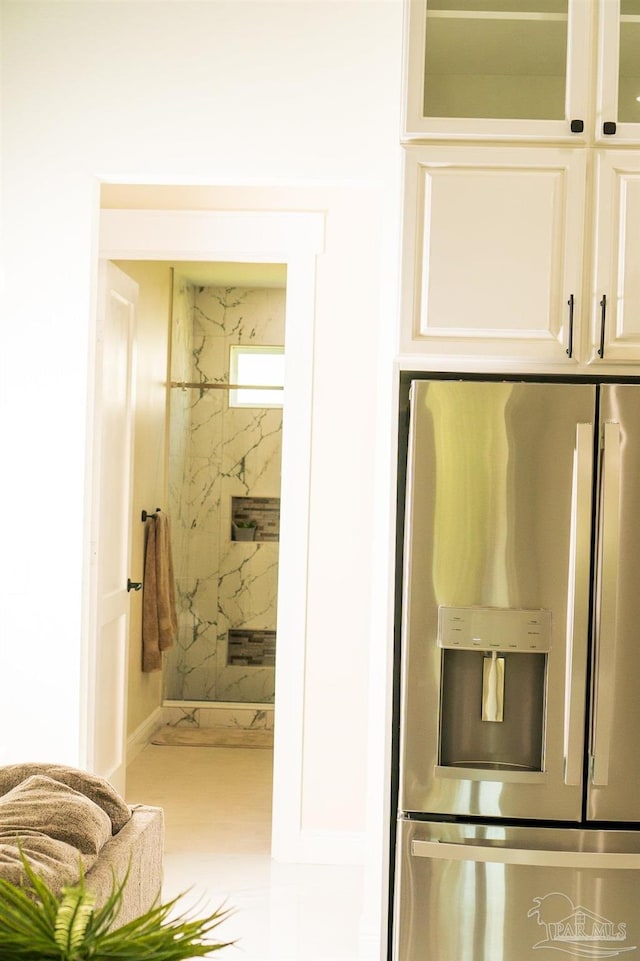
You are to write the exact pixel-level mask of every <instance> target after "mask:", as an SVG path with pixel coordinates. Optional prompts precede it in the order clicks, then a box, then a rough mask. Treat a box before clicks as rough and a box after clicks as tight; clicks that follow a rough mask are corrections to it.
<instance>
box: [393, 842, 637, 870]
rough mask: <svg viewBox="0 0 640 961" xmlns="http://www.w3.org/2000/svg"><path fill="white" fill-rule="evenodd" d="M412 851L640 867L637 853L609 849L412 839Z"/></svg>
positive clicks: (448, 857) (495, 860) (440, 856)
mask: <svg viewBox="0 0 640 961" xmlns="http://www.w3.org/2000/svg"><path fill="white" fill-rule="evenodd" d="M411 855H412V857H415V858H433V859H436V860H440V861H479V862H488V863H491V864H523V865H531V866H534V867H538V866H543V867H545V866H549V867H558V868H612V869H614V870H623V869H625V870H626V869H632V870H634V871H635V870H637V869H638V868H640V854H627V853H618V852H611V851H603V852H597V851H557V850H555V851H550V850H548V849H544V850H538V849H537V848H507V847H502V846H499V847H498V846H494V845H491V844H466V843H465V842H464V841H462V842H457V843H456V842H455V841H415V840H414V841H412V842H411Z"/></svg>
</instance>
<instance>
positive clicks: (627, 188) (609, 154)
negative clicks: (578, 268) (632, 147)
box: [591, 150, 640, 362]
mask: <svg viewBox="0 0 640 961" xmlns="http://www.w3.org/2000/svg"><path fill="white" fill-rule="evenodd" d="M595 237H596V244H595V270H594V287H593V289H592V292H591V302H592V317H593V322H592V359H595V360H596V361H599V360H603V361H605V362H636V361H638V360H640V270H639V268H638V265H639V264H640V152H638V151H624V152H623V151H613V150H611V151H603V152H602V153H601V154H599V155H598V157H597V207H596V223H595ZM605 296H606V304H605V311H604V326H603V316H602V314H603V303H602V302H603V299H604V297H605Z"/></svg>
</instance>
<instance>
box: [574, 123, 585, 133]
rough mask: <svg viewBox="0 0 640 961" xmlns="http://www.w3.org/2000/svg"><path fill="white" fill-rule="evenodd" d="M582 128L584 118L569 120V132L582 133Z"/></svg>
mask: <svg viewBox="0 0 640 961" xmlns="http://www.w3.org/2000/svg"><path fill="white" fill-rule="evenodd" d="M583 130H584V120H572V121H571V133H582V131H583Z"/></svg>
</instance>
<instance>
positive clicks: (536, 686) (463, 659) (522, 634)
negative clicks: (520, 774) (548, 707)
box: [438, 607, 551, 771]
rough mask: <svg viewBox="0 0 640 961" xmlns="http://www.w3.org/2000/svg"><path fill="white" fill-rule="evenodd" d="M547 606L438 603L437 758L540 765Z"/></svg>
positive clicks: (462, 764)
mask: <svg viewBox="0 0 640 961" xmlns="http://www.w3.org/2000/svg"><path fill="white" fill-rule="evenodd" d="M550 644H551V613H550V611H531V610H520V609H511V608H509V609H506V608H504V609H503V608H459V607H456V608H454V607H441V608H440V609H439V617H438V646H439V647H440V648H441V649H442V665H441V670H442V673H441V688H440V743H439V764H440V765H441V766H443V767H450V768H476V769H485V770H487V769H491V770H505V771H508V770H512V771H517V770H522V771H542V770H543V767H544V731H545V691H546V672H547V655H548V652H549V649H550Z"/></svg>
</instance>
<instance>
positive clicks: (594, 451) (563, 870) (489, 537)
mask: <svg viewBox="0 0 640 961" xmlns="http://www.w3.org/2000/svg"><path fill="white" fill-rule="evenodd" d="M406 472H407V480H406V497H405V503H404V538H403V543H404V549H403V563H402V591H401V596H402V601H401V610H402V614H401V653H400V668H399V674H400V711H399V717H400V738H399V747H398V770H397V799H398V805H397V806H398V820H397V835H396V842H395V849H396V850H395V879H394V904H393V930H392V938H391V942H392V956H393V959H394V961H528V959H531V961H533V959H535V961H561V959H562V958H615V957H618V956H624V957H628V958H630V959H632V958H636V959H640V386H638V385H636V384H633V383H620V384H610V383H595V382H594V383H591V382H583V381H580V382H573V383H559V382H546V383H538V382H524V381H489V380H486V381H481V380H476V381H463V380H453V379H443V380H437V379H430V380H414V381H413V382H412V383H411V389H410V426H409V432H408V444H407V468H406Z"/></svg>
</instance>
